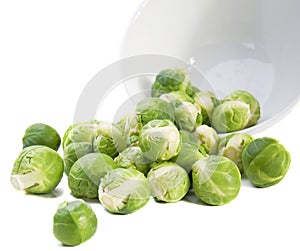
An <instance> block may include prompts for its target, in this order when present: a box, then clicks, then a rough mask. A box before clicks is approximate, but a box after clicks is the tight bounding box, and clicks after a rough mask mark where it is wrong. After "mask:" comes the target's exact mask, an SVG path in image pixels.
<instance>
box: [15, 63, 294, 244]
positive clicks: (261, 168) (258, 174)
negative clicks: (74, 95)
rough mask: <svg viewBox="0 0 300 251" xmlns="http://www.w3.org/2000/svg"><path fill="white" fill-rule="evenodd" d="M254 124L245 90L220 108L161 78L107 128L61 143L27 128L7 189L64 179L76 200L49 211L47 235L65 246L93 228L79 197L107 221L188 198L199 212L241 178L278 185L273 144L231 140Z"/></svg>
mask: <svg viewBox="0 0 300 251" xmlns="http://www.w3.org/2000/svg"><path fill="white" fill-rule="evenodd" d="M259 118H260V105H259V102H258V100H257V99H256V98H255V97H254V96H253V95H252V94H250V93H249V92H246V91H242V90H237V91H234V92H232V93H230V94H229V95H228V96H226V97H225V98H224V99H223V100H220V99H218V98H217V97H216V96H215V94H214V93H212V92H204V91H200V90H199V89H198V88H196V87H195V86H193V85H192V84H191V82H190V80H189V76H188V74H187V72H186V71H185V70H183V69H167V70H163V71H161V72H160V73H159V74H158V75H157V76H156V79H155V81H154V83H153V85H152V90H151V97H148V98H144V99H142V100H141V101H140V102H138V103H137V105H136V109H135V110H134V111H132V112H130V113H128V114H126V115H124V117H123V118H122V119H121V120H120V121H118V122H116V123H109V122H104V121H98V120H91V121H85V122H81V123H76V124H73V125H71V126H70V127H69V128H68V129H67V130H66V132H65V133H64V136H63V138H62V141H61V138H60V136H59V134H58V133H57V132H56V130H55V129H53V128H52V127H50V126H48V125H45V124H34V125H32V126H30V127H28V128H27V129H26V131H25V135H24V137H23V150H22V151H21V153H20V155H19V156H18V158H17V159H16V161H15V163H14V167H13V170H12V173H11V183H12V185H13V186H14V187H15V188H16V189H19V190H25V191H26V192H28V193H34V194H42V193H49V192H51V191H52V190H53V189H55V187H56V186H57V185H58V184H59V182H60V180H61V179H62V177H63V173H65V175H66V177H67V178H68V186H69V189H70V191H71V193H72V195H73V196H74V197H76V198H78V199H77V200H74V201H71V202H67V201H65V202H62V203H61V204H60V205H59V206H58V209H57V211H56V213H55V215H54V218H53V233H54V235H55V237H56V238H57V239H58V240H59V241H61V242H62V243H64V244H65V245H70V246H73V245H78V244H80V243H82V242H84V241H86V240H88V239H89V238H91V237H92V236H93V235H94V233H95V231H96V229H97V218H96V215H95V213H94V212H93V210H92V208H91V207H90V206H89V205H88V203H87V202H85V201H84V200H83V199H86V198H88V199H98V200H99V201H100V203H101V204H102V206H103V207H104V208H105V209H106V210H107V211H109V212H111V213H114V214H129V213H133V212H135V211H137V210H138V209H140V208H142V207H143V206H145V205H146V204H147V202H148V201H149V200H150V198H151V196H152V197H153V198H154V199H155V200H156V201H160V202H165V203H172V202H177V201H179V200H181V199H183V198H184V197H185V195H186V194H187V193H188V192H189V191H191V192H194V194H195V195H196V196H197V197H199V198H200V199H201V201H202V202H204V203H206V204H208V205H215V206H219V205H223V204H226V203H229V202H230V201H232V200H233V199H235V198H236V197H237V195H238V193H239V191H240V188H241V183H242V182H241V178H242V176H245V177H246V178H248V179H249V180H250V181H251V182H252V183H253V185H254V186H256V187H269V186H272V185H275V184H277V183H278V182H280V181H281V180H282V179H283V178H284V176H285V174H286V173H287V171H288V169H289V165H290V161H291V158H290V154H289V152H288V151H287V150H286V149H285V148H284V147H283V146H282V145H281V144H280V143H279V142H278V141H277V140H276V139H273V138H268V137H263V138H257V139H254V138H253V137H252V136H251V135H248V134H245V133H242V132H239V131H240V130H242V129H244V128H247V127H250V126H253V125H255V124H256V123H257V122H258V120H259ZM228 132H230V134H225V135H223V136H220V133H228ZM60 144H61V145H62V150H63V157H61V156H60V155H59V154H58V153H57V150H58V149H59V146H60Z"/></svg>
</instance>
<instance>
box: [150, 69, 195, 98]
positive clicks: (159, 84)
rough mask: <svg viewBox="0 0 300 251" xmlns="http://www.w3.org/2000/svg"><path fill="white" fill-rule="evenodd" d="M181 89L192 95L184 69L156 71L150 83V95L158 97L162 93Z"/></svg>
mask: <svg viewBox="0 0 300 251" xmlns="http://www.w3.org/2000/svg"><path fill="white" fill-rule="evenodd" d="M172 91H181V92H184V93H186V94H188V95H189V96H191V95H192V93H193V90H192V85H191V82H190V78H189V75H188V73H187V71H186V70H185V69H181V68H177V69H166V70H163V71H161V72H159V73H158V75H157V76H156V79H155V82H154V83H153V85H152V92H151V94H152V97H155V98H158V97H159V96H161V95H162V94H164V93H169V92H172Z"/></svg>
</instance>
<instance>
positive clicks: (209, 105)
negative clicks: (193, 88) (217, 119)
mask: <svg viewBox="0 0 300 251" xmlns="http://www.w3.org/2000/svg"><path fill="white" fill-rule="evenodd" d="M193 98H194V100H195V104H196V105H197V106H199V107H200V108H201V114H202V118H203V124H206V125H210V119H211V114H212V111H213V109H214V108H215V107H216V106H217V105H219V104H220V101H219V100H218V99H217V98H216V96H215V94H214V93H212V92H201V91H200V92H196V93H195V95H194V96H193Z"/></svg>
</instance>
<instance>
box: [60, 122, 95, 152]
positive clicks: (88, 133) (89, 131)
mask: <svg viewBox="0 0 300 251" xmlns="http://www.w3.org/2000/svg"><path fill="white" fill-rule="evenodd" d="M98 124H99V121H97V120H92V121H87V122H80V123H77V124H74V125H71V126H70V127H69V128H68V129H67V131H66V132H65V134H64V137H63V140H62V146H63V148H65V147H66V146H67V145H69V144H71V143H73V142H90V143H93V141H94V138H95V136H96V132H97V125H98Z"/></svg>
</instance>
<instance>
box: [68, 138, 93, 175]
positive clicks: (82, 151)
mask: <svg viewBox="0 0 300 251" xmlns="http://www.w3.org/2000/svg"><path fill="white" fill-rule="evenodd" d="M92 152H93V145H92V143H89V142H74V143H71V144H69V145H67V146H66V147H65V148H64V164H65V168H64V170H65V174H66V175H69V172H70V169H71V167H72V166H73V164H74V163H75V162H76V161H77V160H78V159H79V158H81V157H83V156H84V155H86V154H88V153H92Z"/></svg>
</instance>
